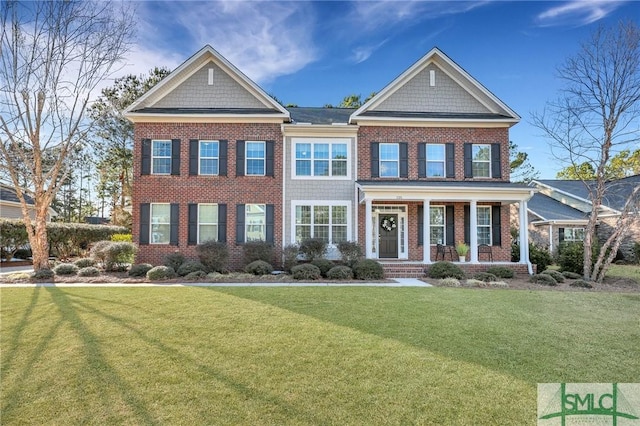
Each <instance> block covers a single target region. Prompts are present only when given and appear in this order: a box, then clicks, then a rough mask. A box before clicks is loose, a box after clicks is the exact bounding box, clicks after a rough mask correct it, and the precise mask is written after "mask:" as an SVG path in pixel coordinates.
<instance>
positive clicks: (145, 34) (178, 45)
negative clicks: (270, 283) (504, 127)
mask: <svg viewBox="0 0 640 426" xmlns="http://www.w3.org/2000/svg"><path fill="white" fill-rule="evenodd" d="M136 6H137V12H138V13H137V19H138V39H137V44H136V47H135V49H134V51H133V52H132V54H131V55H130V56H129V58H128V63H127V66H125V67H124V68H123V69H122V70H121V71H120V72H119V74H130V73H132V74H140V73H145V72H147V71H148V70H149V69H151V68H153V67H155V66H165V67H167V68H169V69H173V68H175V67H176V66H178V65H179V64H180V63H182V62H183V61H184V60H186V59H187V58H188V57H189V56H191V55H192V54H193V53H195V52H196V51H197V50H199V49H200V48H202V46H204V45H205V44H210V45H211V46H213V47H214V48H215V49H216V50H218V51H219V52H220V53H221V54H222V55H223V56H225V57H226V58H227V59H228V60H230V61H231V62H232V63H233V64H234V65H236V66H237V67H238V68H239V69H240V70H242V71H243V72H244V73H245V74H247V75H248V76H249V77H250V78H251V79H253V80H254V81H255V82H256V83H258V84H259V85H260V86H261V87H262V88H263V89H264V90H265V91H266V92H268V93H270V94H274V95H275V96H277V97H278V98H279V99H280V100H282V101H283V102H284V103H294V104H298V105H300V106H322V105H324V104H327V103H331V104H337V103H339V102H340V100H341V99H342V98H343V97H344V96H346V95H348V94H351V93H356V94H361V95H363V96H364V97H366V96H367V95H368V94H369V93H371V92H373V91H379V90H381V89H382V88H383V87H384V86H386V85H387V84H388V83H389V82H390V81H391V80H393V79H394V78H395V77H397V76H398V75H399V74H400V73H402V72H403V71H404V70H406V69H407V68H408V67H409V66H411V65H412V64H413V63H414V62H415V61H417V60H418V59H420V58H421V57H422V56H423V55H424V54H426V53H427V52H428V51H429V50H430V49H431V48H432V47H434V46H437V47H439V48H440V49H441V50H443V51H444V52H445V53H446V54H447V55H448V56H449V57H451V58H452V59H453V60H454V61H455V62H456V63H458V65H460V66H461V67H462V68H464V69H465V70H466V71H467V72H469V73H470V74H471V75H472V76H473V77H475V78H476V79H477V80H479V81H480V82H481V83H482V84H483V85H485V86H486V87H487V88H488V89H489V90H490V91H492V92H493V93H494V94H495V95H496V96H498V97H499V98H500V99H502V100H503V101H504V102H505V103H506V104H507V105H509V106H510V107H511V108H512V109H514V110H515V111H516V112H517V113H518V114H520V116H521V117H522V121H521V122H520V123H519V124H517V125H515V126H514V127H513V128H512V129H511V133H510V137H511V140H513V141H514V142H515V143H516V144H518V146H519V148H520V150H523V151H526V152H528V153H529V155H530V158H531V159H532V163H533V165H534V166H535V167H536V169H538V170H539V171H540V172H541V177H542V178H554V177H555V174H556V172H557V171H558V170H559V169H560V168H562V165H560V164H559V163H558V162H557V160H555V159H554V158H553V157H552V156H551V155H550V149H549V146H548V144H547V142H546V140H544V139H543V138H542V137H540V131H539V130H538V129H536V128H534V127H532V126H531V125H530V124H529V122H530V117H531V113H532V112H534V111H541V110H542V109H543V107H544V104H545V102H546V101H549V100H553V99H554V98H555V97H556V96H557V93H558V89H559V88H560V87H561V82H560V81H558V79H557V78H556V69H557V67H558V66H559V65H561V64H562V62H563V60H564V59H565V58H566V57H567V56H569V55H573V54H574V53H575V52H577V50H578V49H579V44H580V42H581V41H585V40H586V39H587V38H588V37H589V35H590V33H591V32H592V31H593V30H594V29H595V28H596V27H597V26H598V25H601V24H602V25H613V24H615V23H616V22H617V21H619V20H620V19H633V20H636V21H637V22H640V2H635V1H589V0H580V1H561V2H555V1H541V2H527V1H512V2H507V1H476V2H464V1H449V2H428V1H415V2H407V1H353V2H339V1H324V2H313V1H297V2H275V1H260V2H256V1H221V2H198V1H171V2H156V1H142V2H139V3H136Z"/></svg>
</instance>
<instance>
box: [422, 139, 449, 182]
mask: <svg viewBox="0 0 640 426" xmlns="http://www.w3.org/2000/svg"><path fill="white" fill-rule="evenodd" d="M425 151H426V161H427V165H426V170H427V177H445V176H446V174H445V173H446V171H445V146H444V144H432V143H428V144H427V146H426V149H425Z"/></svg>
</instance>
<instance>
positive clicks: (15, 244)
mask: <svg viewBox="0 0 640 426" xmlns="http://www.w3.org/2000/svg"><path fill="white" fill-rule="evenodd" d="M0 241H2V243H1V244H2V252H3V257H4V258H5V259H7V260H10V259H11V258H12V257H13V256H14V253H16V251H17V250H18V248H20V247H22V246H24V245H25V244H27V243H28V242H29V236H28V235H27V228H26V227H25V226H24V222H22V220H18V219H0Z"/></svg>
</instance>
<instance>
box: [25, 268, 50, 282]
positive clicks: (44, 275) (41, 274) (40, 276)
mask: <svg viewBox="0 0 640 426" xmlns="http://www.w3.org/2000/svg"><path fill="white" fill-rule="evenodd" d="M53 276H54V273H53V271H52V270H51V269H46V268H44V269H38V270H37V271H35V272H34V273H33V274H31V278H32V279H34V280H50V279H52V278H53Z"/></svg>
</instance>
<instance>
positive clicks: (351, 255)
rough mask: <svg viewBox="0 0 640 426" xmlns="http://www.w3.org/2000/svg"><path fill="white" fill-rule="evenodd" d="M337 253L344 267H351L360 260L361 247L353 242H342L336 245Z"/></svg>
mask: <svg viewBox="0 0 640 426" xmlns="http://www.w3.org/2000/svg"><path fill="white" fill-rule="evenodd" d="M338 251H340V257H341V259H342V261H343V262H344V263H345V265H347V266H349V267H352V266H353V265H355V264H356V262H357V261H359V260H360V259H362V257H363V255H362V247H360V246H359V245H358V243H357V242H355V241H343V242H341V243H338Z"/></svg>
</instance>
